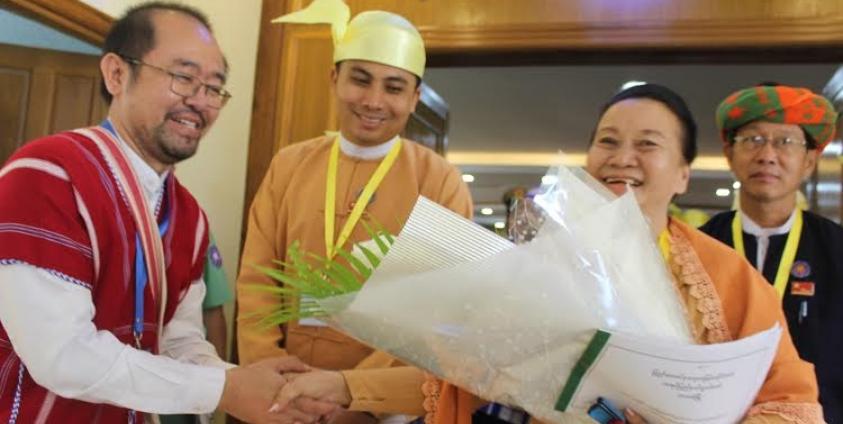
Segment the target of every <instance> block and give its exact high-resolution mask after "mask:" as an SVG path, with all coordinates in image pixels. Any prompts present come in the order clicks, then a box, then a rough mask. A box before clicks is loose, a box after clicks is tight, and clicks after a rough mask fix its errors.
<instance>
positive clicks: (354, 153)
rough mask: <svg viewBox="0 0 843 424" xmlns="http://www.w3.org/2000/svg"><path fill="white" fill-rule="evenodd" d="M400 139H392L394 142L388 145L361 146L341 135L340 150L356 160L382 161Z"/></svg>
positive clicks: (390, 141)
mask: <svg viewBox="0 0 843 424" xmlns="http://www.w3.org/2000/svg"><path fill="white" fill-rule="evenodd" d="M399 139H400V137H398V136H397V135H396V136H395V137H393V138H392V140H389V141H387V142H386V143H381V144H378V145H377V146H360V145H357V144H354V143H352V142H350V141H348V139H346V138H345V136H344V135H342V133H340V150H342V152H343V153H344V154H345V155H347V156H351V157H353V158H356V159H363V160H373V159H380V158H382V157H384V156H386V154H387V153H389V149H391V148H392V146H394V145H395V143H397V142H398V140H399Z"/></svg>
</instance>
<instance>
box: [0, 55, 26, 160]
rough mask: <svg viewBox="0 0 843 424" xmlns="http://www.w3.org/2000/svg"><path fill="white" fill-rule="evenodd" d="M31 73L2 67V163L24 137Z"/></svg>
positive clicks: (0, 138)
mask: <svg viewBox="0 0 843 424" xmlns="http://www.w3.org/2000/svg"><path fill="white" fill-rule="evenodd" d="M28 87H29V73H27V72H25V71H20V70H18V69H9V68H0V164H2V163H3V162H5V161H6V159H7V158H8V157H9V156H10V155H11V154H12V152H14V151H15V149H16V148H17V147H18V145H19V144H20V142H21V140H22V139H23V134H24V131H23V130H24V127H25V125H24V124H25V118H26V104H27V97H28V94H29V93H28V92H27V91H28V90H27V89H28Z"/></svg>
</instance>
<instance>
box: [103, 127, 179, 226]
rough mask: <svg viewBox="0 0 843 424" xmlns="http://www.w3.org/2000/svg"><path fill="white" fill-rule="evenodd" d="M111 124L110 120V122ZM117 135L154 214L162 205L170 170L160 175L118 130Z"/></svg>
mask: <svg viewBox="0 0 843 424" xmlns="http://www.w3.org/2000/svg"><path fill="white" fill-rule="evenodd" d="M109 122H110V120H109ZM111 127H112V128H114V124H113V123H112V124H111ZM114 133H115V134H117V137H116V138H117V140H118V141H119V142H120V143H119V145H120V149H122V150H123V152H124V153H125V154H126V156H127V157H128V158H129V165H131V167H132V169H134V170H135V174H136V175H137V176H138V182H139V183H140V185H141V186H142V187H143V194H144V196H146V201H147V202H148V203H149V206H150V207H152V208H153V212H156V211H157V210H158V207H159V206H160V204H161V197H162V194H163V193H164V183H165V182H166V181H167V176H168V175H170V169H167V170H166V171H164V172H162V173H161V175H158V173H157V172H155V170H154V169H152V167H151V166H149V164H148V163H146V161H145V160H143V158H141V157H140V155H139V154H138V153H137V152H135V151H134V149H132V148H131V147H129V144H128V143H126V142H125V141H124V140H123V138H122V137H120V134H119V133H117V130H116V129H115V131H114Z"/></svg>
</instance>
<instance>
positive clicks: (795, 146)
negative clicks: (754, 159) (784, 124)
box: [732, 134, 808, 153]
mask: <svg viewBox="0 0 843 424" xmlns="http://www.w3.org/2000/svg"><path fill="white" fill-rule="evenodd" d="M732 140H734V141H735V147H736V148H738V149H741V150H743V151H747V152H757V151H759V150H761V149H762V148H763V147H764V145H766V144H767V143H768V142H769V143H770V144H771V145H772V146H773V149H775V150H776V151H778V152H783V153H796V152H797V151H799V150H801V149H802V148H805V147H807V146H808V142H807V141H806V140H805V139H802V138H799V137H792V136H787V135H785V136H775V137H764V136H763V135H760V134H745V135H736V136H735V137H733V138H732Z"/></svg>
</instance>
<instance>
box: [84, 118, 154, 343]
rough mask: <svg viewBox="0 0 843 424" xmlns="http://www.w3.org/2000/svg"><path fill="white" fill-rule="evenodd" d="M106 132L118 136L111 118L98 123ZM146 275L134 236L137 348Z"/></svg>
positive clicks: (139, 245)
mask: <svg viewBox="0 0 843 424" xmlns="http://www.w3.org/2000/svg"><path fill="white" fill-rule="evenodd" d="M100 126H101V127H103V128H105V129H106V130H107V131H108V132H110V133H111V134H113V135H114V136H115V137H117V138H119V137H120V136H119V135H118V134H117V131H116V130H115V129H114V125H112V124H111V120H109V119H106V120H104V121H102V123H101V124H100ZM166 212H167V211H164V221H163V222H161V223H160V224H158V232H159V233H160V234H161V238H164V234H166V233H167V228H168V227H169V226H170V216H169V214H167V213H166ZM148 279H149V278H148V276H147V275H146V258H145V257H144V254H143V247H142V246H141V241H140V236H139V235H136V236H135V319H134V321H133V322H132V333H133V335H134V336H135V344H136V347H137V348H138V349H140V347H141V344H140V342H141V337H143V315H144V314H143V312H144V311H143V308H144V300H145V299H144V292H145V291H146V283H147V281H148Z"/></svg>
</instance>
